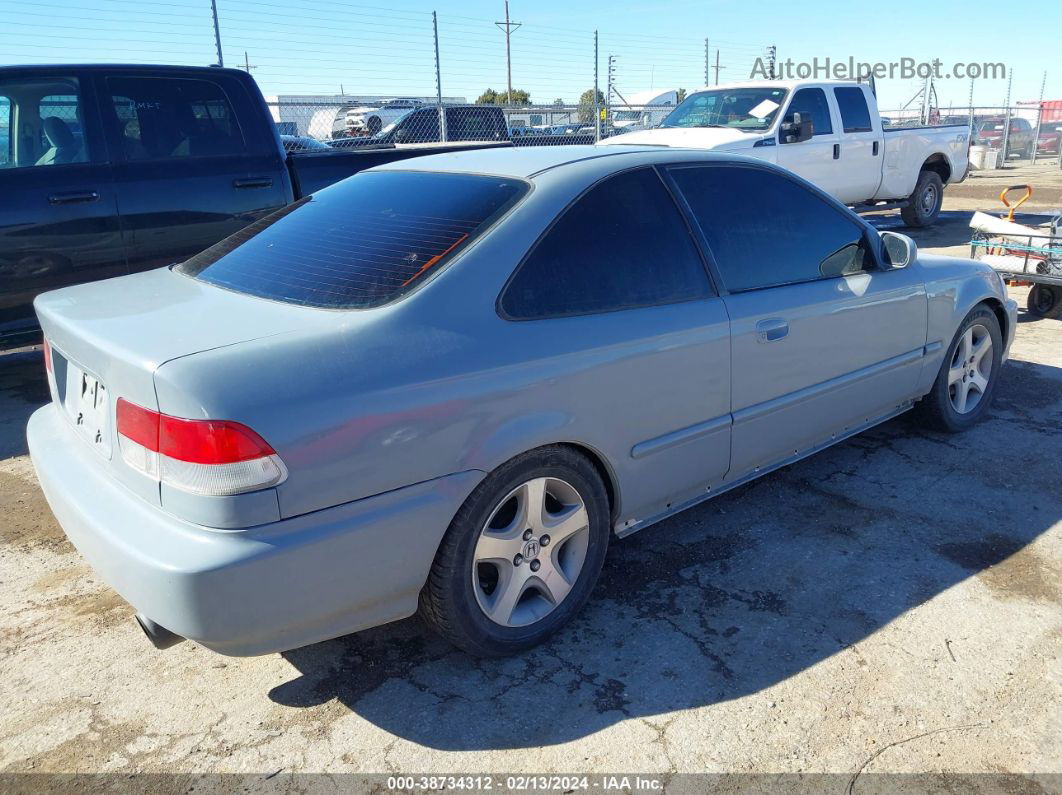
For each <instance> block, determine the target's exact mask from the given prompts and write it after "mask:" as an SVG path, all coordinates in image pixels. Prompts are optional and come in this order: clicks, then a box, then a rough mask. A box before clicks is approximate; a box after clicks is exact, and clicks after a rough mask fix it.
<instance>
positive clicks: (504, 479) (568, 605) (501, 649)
mask: <svg viewBox="0 0 1062 795" xmlns="http://www.w3.org/2000/svg"><path fill="white" fill-rule="evenodd" d="M609 515H610V512H609V502H608V495H607V493H606V491H605V486H604V484H603V482H602V480H601V476H600V475H599V474H598V473H597V470H596V469H595V468H594V465H593V464H592V463H591V462H590V461H589V460H588V459H587V458H586V457H585V456H583V455H581V454H580V453H579V452H577V451H576V450H574V449H573V448H570V447H566V446H564V445H555V446H548V447H541V448H538V449H535V450H531V451H529V452H527V453H524V454H522V455H519V456H517V457H516V458H513V459H511V460H510V461H508V462H506V463H505V464H502V465H501V466H500V467H499V468H498V469H496V470H495V471H494V472H492V473H491V474H490V475H488V476H487V477H486V478H485V479H484V480H483V482H482V483H480V484H479V486H477V487H476V489H475V490H474V491H473V492H472V494H471V495H469V497H468V499H467V500H465V502H464V504H463V505H462V506H461V508H460V510H459V511H458V512H457V515H456V516H455V517H454V519H453V521H452V522H451V523H450V527H449V528H448V529H447V531H446V535H445V536H444V537H443V540H442V543H441V544H440V545H439V550H438V552H437V553H436V556H435V561H434V563H433V564H432V568H431V572H430V574H429V575H428V581H427V582H426V583H425V585H424V588H423V589H422V591H421V594H420V614H421V616H422V617H423V618H424V620H425V621H426V622H427V623H428V624H429V625H430V626H432V627H433V628H434V629H435V630H436V631H438V632H439V633H440V634H441V635H443V636H444V637H445V638H447V639H448V640H450V641H451V642H452V643H453V644H454V645H455V646H457V647H459V648H461V649H463V650H465V651H467V652H468V653H469V654H473V655H475V656H479V657H500V656H505V655H509V654H516V653H518V652H521V651H525V650H526V649H530V648H531V647H533V646H536V645H538V644H539V643H541V642H542V641H544V640H545V639H546V638H548V637H549V636H550V635H552V634H553V633H554V632H556V631H557V630H558V629H560V628H561V627H562V626H563V625H564V624H566V623H567V622H568V621H569V620H570V619H571V618H572V617H573V616H574V615H575V614H576V613H577V612H578V611H579V609H580V608H581V607H582V606H583V605H584V604H585V603H586V601H587V599H588V598H589V596H590V592H591V590H593V587H594V584H595V582H596V581H597V577H598V575H599V574H600V572H601V566H602V564H603V563H604V560H605V552H606V550H607V549H608V542H609V536H610V527H609V525H610V520H609Z"/></svg>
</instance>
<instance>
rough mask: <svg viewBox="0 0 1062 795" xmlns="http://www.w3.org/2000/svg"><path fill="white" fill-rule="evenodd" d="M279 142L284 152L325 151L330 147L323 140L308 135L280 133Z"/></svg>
mask: <svg viewBox="0 0 1062 795" xmlns="http://www.w3.org/2000/svg"><path fill="white" fill-rule="evenodd" d="M280 142H281V144H283V145H284V151H285V152H327V151H330V150H331V149H332V147H331V146H329V145H328V144H326V143H325V142H324V141H318V140H317V139H316V138H311V137H310V136H308V135H281V136H280Z"/></svg>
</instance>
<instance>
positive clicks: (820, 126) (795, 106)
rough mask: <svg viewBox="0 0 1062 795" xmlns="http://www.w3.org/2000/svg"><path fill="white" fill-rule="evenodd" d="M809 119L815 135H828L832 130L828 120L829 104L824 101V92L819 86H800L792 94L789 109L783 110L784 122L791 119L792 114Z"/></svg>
mask: <svg viewBox="0 0 1062 795" xmlns="http://www.w3.org/2000/svg"><path fill="white" fill-rule="evenodd" d="M794 113H799V114H800V116H801V118H804V119H807V118H810V119H811V124H812V126H813V127H814V132H815V135H829V134H830V133H832V132H833V124H832V123H831V122H830V105H829V103H828V102H827V101H826V92H825V91H823V90H822V89H821V88H802V89H800V90H799V91H798V92H796V93H795V94H794V95H793V101H792V102H790V103H789V110H787V111H786V112H785V119H784V120H783V121H784V123H786V124H788V123H789V122H791V121H793V114H794Z"/></svg>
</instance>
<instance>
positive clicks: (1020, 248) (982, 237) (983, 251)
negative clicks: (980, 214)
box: [970, 185, 1062, 318]
mask: <svg viewBox="0 0 1062 795" xmlns="http://www.w3.org/2000/svg"><path fill="white" fill-rule="evenodd" d="M1019 189H1024V190H1025V191H1026V194H1025V196H1024V197H1022V199H1021V200H1020V201H1018V202H1017V203H1016V204H1015V205H1014V206H1013V207H1011V205H1010V204H1009V202H1007V199H1006V194H1007V192H1008V191H1011V190H1019ZM1031 195H1032V189H1031V188H1030V187H1029V186H1028V185H1014V186H1011V187H1009V188H1007V189H1006V190H1004V191H1003V193H1002V194H1000V200H1001V201H1002V202H1003V204H1004V205H1006V206H1007V207H1008V208H1009V209H1010V212H1009V213H1008V215H1007V218H1006V220H1007V221H1013V220H1014V211H1015V210H1016V209H1017V208H1018V207H1019V206H1020V205H1021V204H1023V203H1024V202H1025V200H1026V199H1028V198H1029V196H1031ZM1035 228H1036V229H1037V230H1040V229H1042V230H1043V233H1042V234H1040V233H1039V232H1037V233H1035V234H1027V235H1026V234H1021V233H1016V232H1014V231H1007V232H1005V233H1003V234H991V233H987V232H982V231H975V232H974V234H973V238H972V239H971V240H970V256H971V257H972V258H973V259H976V260H981V261H982V262H985V263H987V264H989V265H991V266H992V269H993V270H995V271H996V273H998V274H999V275H1000V276H1002V277H1003V280H1004V281H1006V282H1007V283H1008V284H1018V285H1024V284H1029V285H1032V290H1030V291H1029V298H1028V302H1027V308H1028V310H1029V312H1030V313H1031V314H1033V315H1036V316H1038V317H1047V318H1062V216H1058V217H1055V218H1054V219H1053V220H1052V221H1051V222H1050V223H1049V224H1048V225H1046V226H1043V227H1035Z"/></svg>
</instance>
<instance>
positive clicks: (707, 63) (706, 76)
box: [704, 38, 712, 86]
mask: <svg viewBox="0 0 1062 795" xmlns="http://www.w3.org/2000/svg"><path fill="white" fill-rule="evenodd" d="M708 53H709V50H708V39H707V38H705V40H704V84H705V85H706V86H710V85H711V84H712V81H711V78H710V77H709V74H708V72H709V70H710V69H711V68H712V67H711V56H710V55H709V54H708Z"/></svg>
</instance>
